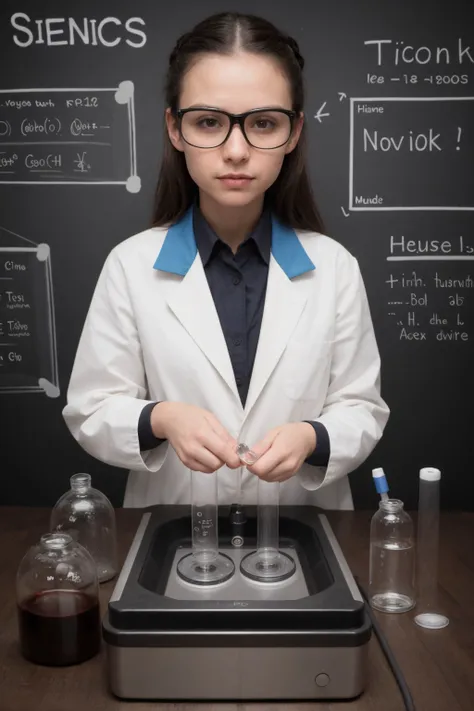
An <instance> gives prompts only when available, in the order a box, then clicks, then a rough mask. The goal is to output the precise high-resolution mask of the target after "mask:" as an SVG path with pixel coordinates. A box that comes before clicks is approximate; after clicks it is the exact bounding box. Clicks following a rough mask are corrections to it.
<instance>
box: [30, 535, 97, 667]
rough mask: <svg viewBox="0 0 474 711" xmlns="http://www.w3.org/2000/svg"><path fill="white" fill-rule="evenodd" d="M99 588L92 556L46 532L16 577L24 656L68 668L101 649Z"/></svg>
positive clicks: (67, 537) (68, 538)
mask: <svg viewBox="0 0 474 711" xmlns="http://www.w3.org/2000/svg"><path fill="white" fill-rule="evenodd" d="M98 589H99V583H98V579H97V571H96V567H95V563H94V560H93V558H92V556H91V555H90V553H89V552H88V551H87V550H86V549H85V548H84V547H83V546H81V545H80V544H79V543H77V542H76V541H74V540H73V539H72V537H71V536H70V535H68V534H66V533H57V532H55V533H46V534H44V535H43V536H41V539H40V540H39V542H38V543H37V544H35V545H34V546H32V547H31V548H30V549H29V550H28V551H27V552H26V554H25V555H24V557H23V559H22V560H21V562H20V565H19V567H18V571H17V576H16V601H17V614H18V626H19V638H20V650H21V653H22V654H23V656H24V657H25V658H26V659H28V660H29V661H31V662H34V663H36V664H43V665H47V666H67V665H71V664H79V663H80V662H83V661H85V660H86V659H90V658H91V657H93V656H94V655H95V654H97V652H98V651H99V649H100V641H101V628H100V606H99V591H98Z"/></svg>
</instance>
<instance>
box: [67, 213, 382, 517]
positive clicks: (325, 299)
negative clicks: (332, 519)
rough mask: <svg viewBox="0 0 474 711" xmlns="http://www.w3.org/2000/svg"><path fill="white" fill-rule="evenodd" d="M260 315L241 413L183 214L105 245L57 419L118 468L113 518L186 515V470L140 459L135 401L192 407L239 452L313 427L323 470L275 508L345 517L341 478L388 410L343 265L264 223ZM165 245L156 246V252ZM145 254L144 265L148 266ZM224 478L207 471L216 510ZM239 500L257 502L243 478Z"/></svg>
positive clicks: (339, 257) (321, 245)
mask: <svg viewBox="0 0 474 711" xmlns="http://www.w3.org/2000/svg"><path fill="white" fill-rule="evenodd" d="M272 239H273V241H272V255H271V257H270V265H269V273H268V282H267V292H266V300H265V308H264V314H263V319H262V325H261V332H260V338H259V342H258V348H257V353H256V357H255V363H254V368H253V372H252V377H251V382H250V387H249V392H248V397H247V401H246V404H245V408H244V407H242V404H241V401H240V397H239V394H238V391H237V386H236V383H235V378H234V374H233V369H232V364H231V361H230V357H229V353H228V350H227V346H226V343H225V340H224V336H223V333H222V329H221V326H220V322H219V317H218V314H217V311H216V308H215V306H214V302H213V299H212V295H211V292H210V289H209V286H208V283H207V279H206V275H205V272H204V269H203V265H202V262H201V259H200V257H199V253H198V252H197V250H196V246H195V241H194V235H193V232H192V222H191V221H190V218H189V212H188V215H187V216H186V217H185V218H183V220H182V222H181V223H178V225H177V226H173V227H172V228H170V229H169V230H168V229H167V228H152V229H149V230H147V231H145V232H142V233H140V234H137V235H135V236H133V237H131V238H129V239H127V240H126V241H124V242H122V243H121V244H119V245H118V246H117V247H115V248H114V249H113V250H112V252H111V253H110V255H109V256H108V258H107V260H106V263H105V265H104V267H103V270H102V273H101V275H100V277H99V280H98V283H97V286H96V289H95V293H94V295H93V299H92V302H91V305H90V309H89V312H88V315H87V319H86V322H85V325H84V329H83V332H82V336H81V339H80V343H79V347H78V350H77V354H76V359H75V363H74V368H73V372H72V376H71V380H70V384H69V389H68V395H67V405H66V407H65V408H64V412H63V414H64V418H65V421H66V423H67V425H68V427H69V429H70V431H71V433H72V434H73V436H74V437H75V438H76V440H77V441H78V442H79V444H80V445H81V446H82V447H83V448H84V450H86V451H87V452H89V454H91V455H92V456H94V457H96V458H97V459H99V460H101V461H103V462H106V463H108V464H110V465H113V466H117V467H122V468H126V469H129V470H130V474H129V477H128V482H127V488H126V493H125V499H124V506H132V507H143V506H149V505H152V504H158V503H167V504H173V503H189V502H190V472H189V470H188V469H186V467H185V466H184V465H183V464H182V463H181V461H180V460H179V458H178V457H177V455H176V453H175V451H174V450H173V448H172V447H171V446H170V444H169V443H168V442H165V443H163V444H161V445H159V446H158V447H157V448H156V449H154V450H151V451H148V452H143V453H142V452H140V448H139V442H138V433H137V424H138V419H139V415H140V412H141V410H142V408H143V407H144V405H146V404H147V403H148V402H152V401H157V400H169V401H181V402H186V403H192V404H194V405H197V406H200V407H203V408H205V409H207V410H210V411H211V412H213V413H214V415H215V416H216V417H217V419H218V420H219V421H220V422H221V423H222V425H223V426H224V427H225V428H227V430H228V431H229V432H230V433H231V434H232V435H233V436H234V437H235V438H236V439H237V440H238V441H240V442H245V443H246V444H248V445H249V446H252V445H254V444H255V443H257V442H258V441H259V440H260V439H261V438H263V437H264V436H265V435H266V433H267V432H268V430H270V429H271V428H273V427H275V426H277V425H281V424H283V423H286V422H299V421H302V420H306V419H307V420H319V421H320V422H322V423H324V425H325V426H326V428H327V430H328V433H329V439H330V446H331V455H330V460H329V463H328V466H327V467H325V468H322V467H314V466H311V465H308V464H304V465H303V466H302V468H301V470H300V471H299V472H298V473H297V474H296V476H294V477H292V478H291V479H289V480H287V481H286V482H283V483H282V484H281V488H280V503H281V504H314V505H317V506H320V507H322V508H326V509H351V508H353V501H352V496H351V491H350V485H349V481H348V478H347V474H348V473H349V472H351V471H353V470H354V469H356V468H357V467H358V466H359V465H360V464H361V463H362V462H363V461H364V460H365V459H366V458H367V456H368V455H369V454H370V452H371V451H372V449H373V448H374V446H375V444H376V443H377V441H378V440H379V439H380V437H381V435H382V433H383V429H384V427H385V424H386V421H387V419H388V415H389V410H388V407H387V405H386V404H385V402H384V401H383V400H382V398H381V395H380V360H379V353H378V349H377V345H376V341H375V337H374V333H373V327H372V322H371V317H370V312H369V307H368V303H367V298H366V292H365V289H364V285H363V281H362V278H361V274H360V271H359V267H358V264H357V261H356V259H355V258H354V257H353V256H352V255H351V254H350V253H349V252H348V251H347V250H346V249H345V248H344V247H342V246H341V245H340V244H338V243H337V242H336V241H335V240H333V239H331V238H329V237H327V236H325V235H322V234H317V233H310V232H299V231H298V232H295V231H293V230H288V229H287V228H284V227H283V226H281V225H279V223H277V222H276V221H274V223H273V238H272ZM163 245H165V246H163ZM157 256H158V259H157ZM237 475H238V470H230V469H228V468H227V467H223V468H222V469H220V470H219V472H218V490H219V503H231V502H232V501H233V500H234V497H235V490H236V486H237ZM242 489H243V499H242V500H243V502H244V503H256V502H257V477H255V476H254V475H252V474H251V473H249V472H248V471H246V470H245V472H244V476H243V484H242Z"/></svg>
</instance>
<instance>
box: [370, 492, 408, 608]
mask: <svg viewBox="0 0 474 711" xmlns="http://www.w3.org/2000/svg"><path fill="white" fill-rule="evenodd" d="M369 567H370V570H369V600H370V604H371V606H372V607H373V608H374V609H376V610H380V611H381V612H407V611H408V610H411V609H412V608H413V607H414V606H415V599H416V596H415V539H414V530H413V521H412V519H411V517H410V515H409V514H408V513H407V512H406V511H405V510H404V505H403V501H400V500H399V499H388V500H386V501H380V502H379V510H378V511H377V512H376V513H375V514H374V516H373V517H372V521H371V525H370V566H369Z"/></svg>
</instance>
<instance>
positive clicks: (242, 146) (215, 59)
mask: <svg viewBox="0 0 474 711" xmlns="http://www.w3.org/2000/svg"><path fill="white" fill-rule="evenodd" d="M189 107H212V108H216V109H222V110H224V111H228V112H230V113H235V114H239V113H244V112H245V111H250V110H251V109H257V108H267V107H272V108H282V109H291V108H292V105H291V94H290V86H289V83H288V80H287V78H286V76H285V75H284V73H283V71H282V69H281V68H280V65H279V64H278V62H277V61H276V60H274V59H272V58H270V57H263V56H261V55H256V54H250V53H246V52H242V53H238V54H235V55H233V56H229V57H227V56H222V55H217V54H205V55H203V56H202V57H201V58H200V59H198V60H197V62H196V63H195V64H194V65H193V66H192V67H191V69H190V70H189V71H188V72H187V73H186V75H185V76H184V78H183V84H182V92H181V97H180V102H179V108H181V109H186V108H189ZM266 116H267V114H265V113H263V114H262V120H261V121H260V120H259V121H257V122H254V123H252V121H251V120H250V123H249V124H248V125H249V126H251V127H252V128H251V131H252V135H253V136H254V137H255V142H258V143H259V144H260V141H261V140H262V139H260V136H261V135H264V134H268V132H269V131H271V130H272V129H271V125H272V124H271V122H268V121H267V119H266V118H265V117H266ZM166 121H167V127H168V133H169V137H170V140H171V142H172V144H173V146H174V147H175V148H176V149H177V150H179V151H183V152H184V155H185V159H186V164H187V167H188V171H189V174H190V175H191V177H192V179H193V180H194V182H195V183H196V184H197V185H198V187H199V189H200V193H201V198H202V196H203V195H202V194H203V193H204V194H205V196H206V198H207V199H208V200H211V201H212V202H215V203H217V204H218V205H220V206H228V207H244V206H248V205H250V204H251V203H254V202H255V201H258V200H261V199H262V198H263V194H264V193H265V191H266V190H267V189H268V188H269V187H270V186H271V185H272V183H274V182H275V180H276V179H277V177H278V174H279V172H280V169H281V166H282V163H283V160H284V158H285V155H286V154H287V153H290V152H291V151H292V150H293V149H294V148H295V146H296V144H297V142H298V139H299V136H300V133H301V128H302V125H303V115H301V116H300V117H298V119H297V120H295V122H294V129H293V133H292V135H291V138H290V140H289V141H288V142H287V143H286V144H285V145H283V146H280V147H278V148H272V149H269V148H254V147H253V146H251V145H249V143H247V141H246V140H245V138H244V136H243V134H242V131H241V130H240V127H239V126H238V125H234V127H233V129H232V131H231V134H230V136H229V138H228V139H227V141H226V142H225V143H224V144H223V145H221V146H217V147H215V148H197V147H195V146H191V145H189V144H188V143H186V141H184V140H183V138H182V137H181V136H180V133H179V130H178V127H177V124H176V121H175V120H174V118H173V116H172V115H171V113H170V110H169V109H168V110H167V113H166ZM186 121H187V122H188V123H187V124H186V125H187V126H188V127H189V131H191V130H192V131H193V132H194V133H193V134H192V135H193V136H195V135H197V134H196V132H198V135H199V136H202V135H204V134H205V138H204V141H207V142H208V143H212V142H213V140H212V135H213V132H214V133H216V132H219V131H220V130H221V129H220V128H219V120H218V119H217V121H216V120H215V119H214V115H213V114H206V113H203V114H199V115H198V114H197V113H192V114H190V115H188V116H187V118H186ZM193 121H194V122H195V124H193V123H192V122H193ZM262 131H263V134H262V133H261V132H262ZM259 132H260V133H259ZM209 136H211V138H209ZM186 138H188V135H186ZM285 138H286V135H285ZM265 140H268V139H265ZM193 142H195V143H197V142H198V141H197V140H195V141H193ZM214 142H217V140H216V141H214ZM229 174H240V175H245V176H249V177H250V179H249V180H243V181H240V182H238V181H235V180H234V181H232V180H229V179H224V178H223V176H226V175H229Z"/></svg>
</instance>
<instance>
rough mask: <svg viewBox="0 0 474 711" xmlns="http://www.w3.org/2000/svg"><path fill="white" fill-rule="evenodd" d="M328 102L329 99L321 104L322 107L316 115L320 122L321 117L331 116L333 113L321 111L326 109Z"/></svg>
mask: <svg viewBox="0 0 474 711" xmlns="http://www.w3.org/2000/svg"><path fill="white" fill-rule="evenodd" d="M326 104H327V101H325V102H324V104H323V105H322V106H321V108H320V109H318V113H317V114H316V115H315V117H314V118H315V119H318V121H319V123H322V121H321V119H322V118H323V117H324V116H330V115H331V114H322V113H321V111H322V110H323V109H324V107H325V106H326Z"/></svg>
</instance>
